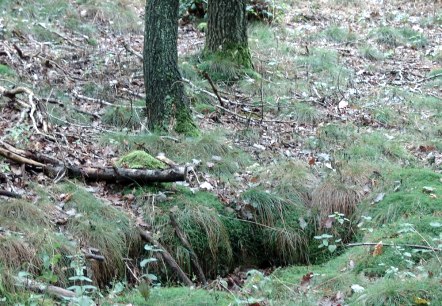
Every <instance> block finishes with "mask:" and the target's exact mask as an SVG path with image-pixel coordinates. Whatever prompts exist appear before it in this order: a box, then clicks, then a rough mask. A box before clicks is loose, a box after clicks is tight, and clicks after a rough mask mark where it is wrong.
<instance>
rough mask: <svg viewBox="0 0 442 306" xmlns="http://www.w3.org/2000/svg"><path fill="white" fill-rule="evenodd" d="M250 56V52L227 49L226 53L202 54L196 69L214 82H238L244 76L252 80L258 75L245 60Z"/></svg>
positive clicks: (247, 60)
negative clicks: (201, 59)
mask: <svg viewBox="0 0 442 306" xmlns="http://www.w3.org/2000/svg"><path fill="white" fill-rule="evenodd" d="M247 52H249V54H248V56H250V51H248V49H247V50H244V49H243V48H242V49H239V50H235V49H228V50H226V51H218V52H215V53H209V52H207V51H205V52H204V53H203V61H202V62H201V63H199V64H197V65H196V67H197V68H198V69H199V70H201V71H203V72H205V73H207V74H208V75H209V76H210V78H211V79H212V80H213V81H214V82H218V81H225V82H234V81H238V80H240V79H241V78H243V77H245V76H249V77H252V78H260V76H259V74H258V73H256V72H255V71H254V70H253V65H252V62H251V60H250V58H249V59H247Z"/></svg>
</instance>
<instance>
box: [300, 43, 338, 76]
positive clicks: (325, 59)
mask: <svg viewBox="0 0 442 306" xmlns="http://www.w3.org/2000/svg"><path fill="white" fill-rule="evenodd" d="M298 63H299V64H302V65H305V66H307V67H309V68H310V69H311V70H312V72H314V73H317V72H322V71H329V72H330V71H334V70H336V68H337V66H338V53H337V52H336V51H330V50H326V49H314V50H312V52H311V53H310V54H308V55H307V56H304V57H300V58H299V59H298Z"/></svg>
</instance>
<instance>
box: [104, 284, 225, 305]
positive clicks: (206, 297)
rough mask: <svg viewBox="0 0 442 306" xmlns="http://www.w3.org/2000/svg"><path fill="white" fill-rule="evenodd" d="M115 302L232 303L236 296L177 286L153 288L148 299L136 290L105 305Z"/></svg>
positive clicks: (166, 303)
mask: <svg viewBox="0 0 442 306" xmlns="http://www.w3.org/2000/svg"><path fill="white" fill-rule="evenodd" d="M115 302H119V303H125V304H127V303H132V304H134V305H152V306H154V305H158V306H166V305H170V306H181V305H183V306H206V305H232V304H233V303H234V297H232V295H231V294H229V293H227V292H221V291H214V290H213V291H212V290H205V289H189V288H185V287H182V288H179V287H176V288H158V289H152V290H151V291H150V296H149V298H148V300H147V301H146V300H145V299H144V298H143V297H142V296H141V294H139V293H138V292H137V291H135V290H134V291H133V292H132V293H130V294H128V295H125V296H123V297H120V298H116V299H113V301H109V302H104V303H103V305H106V306H111V305H114V303H115Z"/></svg>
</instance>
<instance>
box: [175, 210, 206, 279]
mask: <svg viewBox="0 0 442 306" xmlns="http://www.w3.org/2000/svg"><path fill="white" fill-rule="evenodd" d="M169 218H170V224H172V226H173V227H174V229H175V234H176V236H177V237H178V239H180V241H181V243H182V244H183V245H184V247H185V248H186V249H187V251H188V252H189V255H190V261H191V263H192V266H193V269H194V270H195V273H196V274H197V275H198V278H199V280H200V281H201V283H202V284H203V285H204V286H206V285H207V280H206V276H205V275H204V272H203V269H202V268H201V265H200V264H199V259H198V256H197V255H196V253H195V251H194V250H193V248H192V246H191V245H190V243H189V241H188V240H187V237H186V234H184V233H183V231H182V230H181V228H180V226H179V225H178V222H177V221H176V218H175V215H174V214H173V212H170V213H169Z"/></svg>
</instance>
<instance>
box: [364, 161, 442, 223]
mask: <svg viewBox="0 0 442 306" xmlns="http://www.w3.org/2000/svg"><path fill="white" fill-rule="evenodd" d="M390 177H391V180H392V181H394V182H396V183H394V182H392V183H391V184H393V185H394V187H393V188H399V190H398V191H397V192H394V191H391V190H390V192H389V193H388V194H387V195H386V196H385V198H384V199H383V200H382V201H381V202H380V203H378V204H377V205H376V206H375V207H374V208H373V210H372V212H373V216H374V218H375V219H376V220H377V221H378V222H380V223H382V224H384V223H389V222H393V221H396V220H398V219H400V218H407V217H408V216H416V215H419V216H425V215H433V214H436V213H437V212H440V207H439V204H438V200H437V198H439V196H440V195H442V183H441V181H440V180H441V178H442V176H441V175H440V174H436V173H434V172H433V171H431V170H426V169H422V170H420V169H404V170H399V171H395V172H394V173H391V174H390ZM396 186H398V187H396ZM425 186H428V187H432V188H434V194H435V195H436V197H437V198H432V197H431V196H430V194H428V193H425V192H424V191H423V187H425Z"/></svg>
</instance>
